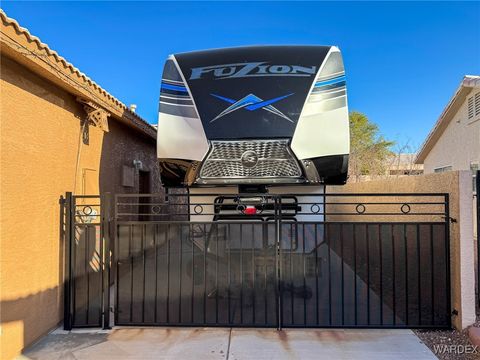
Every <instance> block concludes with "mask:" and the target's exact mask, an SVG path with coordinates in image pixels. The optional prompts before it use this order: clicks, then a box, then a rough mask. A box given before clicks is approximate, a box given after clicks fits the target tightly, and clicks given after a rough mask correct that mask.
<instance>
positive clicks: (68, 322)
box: [61, 192, 73, 330]
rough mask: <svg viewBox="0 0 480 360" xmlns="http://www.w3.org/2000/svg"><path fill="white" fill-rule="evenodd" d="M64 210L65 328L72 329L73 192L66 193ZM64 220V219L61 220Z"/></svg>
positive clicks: (63, 203) (62, 206) (62, 203)
mask: <svg viewBox="0 0 480 360" xmlns="http://www.w3.org/2000/svg"><path fill="white" fill-rule="evenodd" d="M61 208H62V210H63V212H62V216H61V219H63V216H65V230H64V246H65V255H64V256H65V262H64V264H65V269H64V290H63V297H64V304H63V328H64V329H65V330H72V301H73V299H72V296H71V294H72V193H71V192H67V193H66V194H65V200H64V201H61ZM61 221H62V220H61Z"/></svg>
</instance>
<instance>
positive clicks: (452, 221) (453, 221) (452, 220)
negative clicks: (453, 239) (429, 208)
mask: <svg viewBox="0 0 480 360" xmlns="http://www.w3.org/2000/svg"><path fill="white" fill-rule="evenodd" d="M446 218H447V217H446V216H442V219H446ZM448 219H449V220H450V223H452V224H453V223H456V222H457V219H455V218H453V217H451V216H449V217H448Z"/></svg>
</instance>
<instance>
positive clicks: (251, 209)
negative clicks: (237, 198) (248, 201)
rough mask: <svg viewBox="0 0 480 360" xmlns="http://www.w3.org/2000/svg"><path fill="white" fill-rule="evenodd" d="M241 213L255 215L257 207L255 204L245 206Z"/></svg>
mask: <svg viewBox="0 0 480 360" xmlns="http://www.w3.org/2000/svg"><path fill="white" fill-rule="evenodd" d="M243 213H244V214H245V215H255V214H256V213H257V208H256V207H255V206H247V207H246V208H245V210H244V211H243Z"/></svg>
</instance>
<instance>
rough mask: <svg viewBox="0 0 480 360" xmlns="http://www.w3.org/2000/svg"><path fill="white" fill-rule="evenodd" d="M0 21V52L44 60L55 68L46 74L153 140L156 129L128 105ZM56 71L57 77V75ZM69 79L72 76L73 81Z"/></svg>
mask: <svg viewBox="0 0 480 360" xmlns="http://www.w3.org/2000/svg"><path fill="white" fill-rule="evenodd" d="M0 19H1V23H0V25H2V28H1V35H2V36H1V43H2V52H3V51H5V48H4V46H5V45H6V46H8V47H9V48H10V49H13V50H14V51H16V52H17V53H18V54H20V55H23V56H25V57H30V58H32V55H33V57H37V58H39V59H43V60H44V59H47V60H48V61H46V63H47V65H49V66H50V67H52V66H53V65H55V67H56V69H53V68H50V69H49V70H50V71H51V70H54V71H53V73H54V74H55V75H57V77H59V78H60V79H62V80H64V81H65V82H66V83H68V85H70V86H76V87H77V88H78V89H79V90H80V91H81V90H83V93H84V94H85V92H86V94H90V95H91V98H90V100H92V101H94V102H97V103H99V105H100V106H102V107H105V108H106V110H109V111H112V110H113V111H112V113H113V115H116V116H117V117H119V118H122V120H124V121H127V122H130V125H133V126H134V127H136V128H138V129H139V130H141V131H142V132H144V133H145V134H146V135H149V136H151V137H153V138H156V129H155V128H154V127H153V126H152V125H151V124H150V123H148V122H147V121H146V120H144V119H143V118H141V117H140V116H138V115H137V114H136V113H134V112H133V111H131V110H130V109H129V108H128V106H127V105H125V104H124V103H122V102H121V101H120V100H118V99H117V98H115V97H114V96H113V95H111V94H110V93H109V92H108V91H106V90H105V89H103V88H102V87H101V86H100V85H98V84H97V83H96V82H95V81H93V80H92V79H90V78H89V77H88V76H87V75H85V74H84V73H83V72H81V71H80V70H79V69H78V68H76V67H75V66H74V65H72V64H71V63H70V62H68V61H67V60H66V59H65V58H64V57H62V56H60V55H59V54H58V53H57V52H56V51H54V50H52V49H51V48H50V47H49V46H48V45H47V44H45V43H44V42H42V41H41V40H40V39H39V38H38V37H36V36H34V35H32V34H31V33H30V32H29V31H28V29H26V28H24V27H22V26H20V25H19V24H18V22H17V21H16V20H15V19H12V18H9V17H8V16H7V14H6V13H5V12H4V11H3V10H2V9H0ZM8 27H12V28H13V29H14V32H9V34H13V35H14V37H12V36H9V34H7V31H4V30H7V29H8ZM32 43H33V44H35V45H36V48H37V49H36V50H35V51H32V50H31V49H29V45H30V44H32ZM50 59H53V64H51V63H52V61H50ZM47 65H45V66H47ZM59 70H60V73H59V72H58V71H59ZM60 75H62V76H60ZM72 75H73V76H74V77H73V78H72Z"/></svg>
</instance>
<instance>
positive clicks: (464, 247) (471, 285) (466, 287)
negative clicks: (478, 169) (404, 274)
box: [327, 171, 475, 329]
mask: <svg viewBox="0 0 480 360" xmlns="http://www.w3.org/2000/svg"><path fill="white" fill-rule="evenodd" d="M327 193H448V194H450V195H449V197H450V216H451V217H452V218H453V219H455V220H456V222H454V223H451V225H450V259H451V262H450V263H451V267H450V269H451V284H452V294H451V296H452V299H451V300H452V310H453V309H456V310H457V311H458V312H459V314H458V316H453V317H452V322H453V325H454V326H455V327H456V328H459V329H462V328H465V327H466V326H469V325H471V324H472V323H474V322H475V273H474V253H475V252H474V241H473V219H472V213H473V211H472V202H471V197H472V193H471V173H470V172H469V171H451V172H446V173H440V174H428V175H420V176H409V177H402V178H397V179H386V180H376V181H365V182H360V183H347V184H346V185H344V186H327ZM359 199H361V197H359ZM349 200H352V199H351V198H349ZM359 201H360V202H361V200H359ZM368 201H370V202H374V199H372V198H370V199H369V200H368ZM369 209H370V208H369ZM384 210H385V209H384ZM327 211H328V209H327ZM396 211H397V212H398V209H396ZM435 212H436V210H435ZM343 219H344V220H345V217H344V218H343ZM355 219H357V220H358V217H356V218H355ZM375 220H382V219H380V218H376V219H375ZM390 220H391V219H390ZM437 220H438V219H437ZM391 221H395V220H391ZM400 221H401V220H400Z"/></svg>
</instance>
